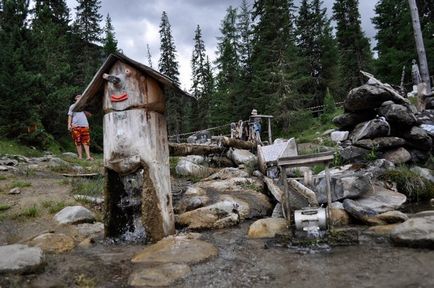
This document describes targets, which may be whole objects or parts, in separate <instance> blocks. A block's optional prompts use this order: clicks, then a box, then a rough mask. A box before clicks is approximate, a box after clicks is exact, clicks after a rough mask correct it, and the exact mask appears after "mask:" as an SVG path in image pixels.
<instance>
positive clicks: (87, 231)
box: [76, 222, 104, 237]
mask: <svg viewBox="0 0 434 288" xmlns="http://www.w3.org/2000/svg"><path fill="white" fill-rule="evenodd" d="M76 228H77V230H78V232H79V233H80V234H81V235H82V236H84V237H89V236H94V235H95V234H99V233H101V232H104V224H103V223H101V222H95V223H83V224H78V225H77V226H76Z"/></svg>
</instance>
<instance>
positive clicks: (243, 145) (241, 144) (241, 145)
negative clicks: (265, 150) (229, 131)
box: [212, 136, 257, 150]
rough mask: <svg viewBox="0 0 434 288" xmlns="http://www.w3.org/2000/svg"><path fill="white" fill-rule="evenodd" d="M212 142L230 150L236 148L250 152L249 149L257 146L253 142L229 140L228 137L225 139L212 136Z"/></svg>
mask: <svg viewBox="0 0 434 288" xmlns="http://www.w3.org/2000/svg"><path fill="white" fill-rule="evenodd" d="M212 140H216V141H217V142H218V143H220V144H221V145H222V146H225V147H232V148H237V149H246V150H250V149H254V148H256V146H257V144H256V143H255V142H250V141H243V140H239V139H234V138H229V137H225V136H213V137H212Z"/></svg>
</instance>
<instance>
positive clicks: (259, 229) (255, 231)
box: [247, 218, 289, 238]
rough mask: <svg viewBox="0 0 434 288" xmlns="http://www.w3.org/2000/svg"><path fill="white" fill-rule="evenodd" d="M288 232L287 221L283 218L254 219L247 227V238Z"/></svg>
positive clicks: (266, 236) (265, 236)
mask: <svg viewBox="0 0 434 288" xmlns="http://www.w3.org/2000/svg"><path fill="white" fill-rule="evenodd" d="M288 233H289V230H288V223H287V221H286V220H285V219H283V218H265V219H259V220H257V221H255V222H254V223H253V224H252V225H250V227H249V231H248V233H247V235H248V236H249V238H272V237H275V236H277V235H286V234H288Z"/></svg>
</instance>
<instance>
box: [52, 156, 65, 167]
mask: <svg viewBox="0 0 434 288" xmlns="http://www.w3.org/2000/svg"><path fill="white" fill-rule="evenodd" d="M48 165H50V166H70V164H69V162H66V161H65V160H62V159H60V158H58V157H49V160H48Z"/></svg>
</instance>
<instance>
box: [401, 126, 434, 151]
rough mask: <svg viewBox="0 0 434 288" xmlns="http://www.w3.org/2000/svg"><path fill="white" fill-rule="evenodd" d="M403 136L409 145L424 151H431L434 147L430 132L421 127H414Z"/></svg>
mask: <svg viewBox="0 0 434 288" xmlns="http://www.w3.org/2000/svg"><path fill="white" fill-rule="evenodd" d="M402 137H403V138H404V139H405V140H406V141H407V145H409V146H411V147H413V148H416V149H419V150H423V151H429V150H431V148H432V142H433V140H432V139H431V137H430V136H429V135H428V133H427V132H426V131H425V130H424V129H422V128H420V127H417V126H414V127H412V128H411V130H410V131H407V132H406V133H404V134H403V135H402Z"/></svg>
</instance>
